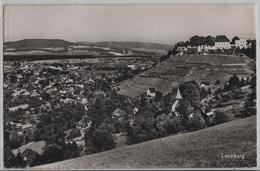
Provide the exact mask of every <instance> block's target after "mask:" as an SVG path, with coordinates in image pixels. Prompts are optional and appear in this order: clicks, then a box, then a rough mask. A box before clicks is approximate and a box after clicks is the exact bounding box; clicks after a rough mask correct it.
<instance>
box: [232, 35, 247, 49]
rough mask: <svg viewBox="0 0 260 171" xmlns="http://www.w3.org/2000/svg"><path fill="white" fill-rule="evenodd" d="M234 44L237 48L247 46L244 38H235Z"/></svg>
mask: <svg viewBox="0 0 260 171" xmlns="http://www.w3.org/2000/svg"><path fill="white" fill-rule="evenodd" d="M235 45H236V47H238V48H239V49H243V48H247V41H246V39H244V38H241V39H239V40H235Z"/></svg>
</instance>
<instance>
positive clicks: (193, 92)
mask: <svg viewBox="0 0 260 171" xmlns="http://www.w3.org/2000/svg"><path fill="white" fill-rule="evenodd" d="M179 87H180V92H181V95H182V97H183V98H184V99H185V100H186V101H187V102H188V103H190V105H191V106H193V107H195V108H196V109H197V108H198V107H199V103H200V99H201V97H200V88H199V85H198V83H196V82H195V81H188V82H184V83H181V84H180V86H179Z"/></svg>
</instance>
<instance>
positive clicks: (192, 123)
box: [186, 112, 206, 131]
mask: <svg viewBox="0 0 260 171" xmlns="http://www.w3.org/2000/svg"><path fill="white" fill-rule="evenodd" d="M205 125H206V124H205V120H204V118H203V117H202V116H201V114H200V113H199V112H197V113H193V117H191V118H189V119H188V121H187V122H186V128H187V129H188V130H189V131H196V130H200V129H203V128H205Z"/></svg>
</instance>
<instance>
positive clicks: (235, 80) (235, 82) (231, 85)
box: [223, 74, 251, 91]
mask: <svg viewBox="0 0 260 171" xmlns="http://www.w3.org/2000/svg"><path fill="white" fill-rule="evenodd" d="M250 83H251V81H250V78H249V77H248V78H246V79H245V78H243V77H242V78H241V79H240V78H239V77H238V76H237V75H236V74H233V75H232V76H231V77H230V78H229V80H228V81H227V82H226V83H225V85H224V89H223V90H224V91H230V90H234V89H237V88H239V87H242V86H245V85H249V84H250Z"/></svg>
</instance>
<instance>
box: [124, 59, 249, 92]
mask: <svg viewBox="0 0 260 171" xmlns="http://www.w3.org/2000/svg"><path fill="white" fill-rule="evenodd" d="M252 63H253V61H252V60H250V58H248V57H245V56H243V57H239V56H232V55H183V56H172V57H171V58H170V59H168V60H166V61H164V62H162V63H159V64H158V65H156V66H155V67H154V68H153V69H151V70H149V71H147V72H144V73H142V74H140V75H138V76H136V77H135V78H133V79H132V80H129V81H128V82H123V83H122V84H121V85H119V88H120V91H119V93H120V94H122V95H126V96H130V97H135V96H139V95H140V94H142V93H143V92H144V91H146V90H147V89H148V88H152V87H153V88H156V89H157V90H159V91H161V92H162V93H163V94H166V93H167V92H169V91H170V90H171V88H172V87H176V86H177V85H178V83H180V82H183V81H190V80H195V81H197V82H198V83H201V82H203V81H207V82H210V83H211V84H214V83H215V81H216V80H219V81H220V84H221V85H223V84H224V83H225V82H226V81H227V80H228V79H229V78H230V77H231V76H232V74H237V75H238V76H239V77H240V78H242V77H243V78H244V79H246V78H247V77H250V75H251V73H252V70H251V65H252Z"/></svg>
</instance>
